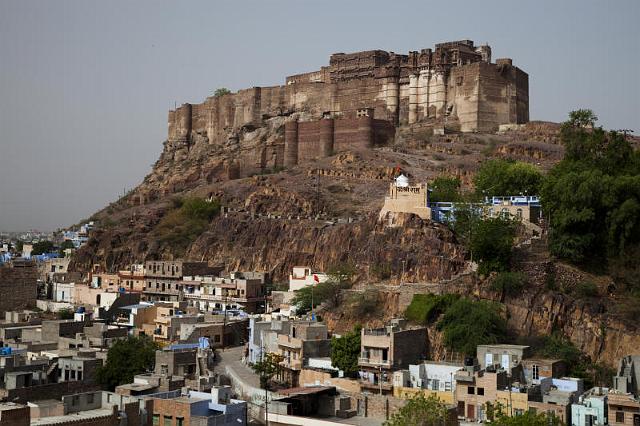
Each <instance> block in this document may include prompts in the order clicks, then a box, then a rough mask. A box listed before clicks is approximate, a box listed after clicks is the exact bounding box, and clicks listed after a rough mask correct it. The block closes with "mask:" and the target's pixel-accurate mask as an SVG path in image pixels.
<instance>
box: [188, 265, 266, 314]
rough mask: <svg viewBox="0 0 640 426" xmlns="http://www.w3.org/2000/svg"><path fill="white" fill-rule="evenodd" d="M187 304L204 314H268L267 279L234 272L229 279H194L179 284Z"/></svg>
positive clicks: (194, 277) (211, 277) (197, 277)
mask: <svg viewBox="0 0 640 426" xmlns="http://www.w3.org/2000/svg"><path fill="white" fill-rule="evenodd" d="M178 288H179V289H180V291H182V292H183V294H184V298H185V300H187V301H189V304H190V306H195V307H196V308H198V310H200V311H202V312H211V311H227V310H242V311H243V312H246V313H258V312H264V311H265V310H266V289H265V277H264V275H262V274H258V275H254V274H252V273H250V272H232V273H231V274H230V276H229V277H214V276H192V277H185V278H184V279H183V280H182V282H180V283H179V284H178Z"/></svg>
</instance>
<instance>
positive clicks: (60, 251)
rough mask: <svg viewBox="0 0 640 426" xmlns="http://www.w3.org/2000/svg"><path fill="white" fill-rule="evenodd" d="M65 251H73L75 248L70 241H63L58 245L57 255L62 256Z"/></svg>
mask: <svg viewBox="0 0 640 426" xmlns="http://www.w3.org/2000/svg"><path fill="white" fill-rule="evenodd" d="M67 249H72V250H73V249H75V246H74V245H73V241H71V240H64V241H63V242H62V244H60V248H59V249H58V254H60V256H64V251H65V250H67Z"/></svg>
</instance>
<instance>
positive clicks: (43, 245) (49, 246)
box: [31, 240, 53, 254]
mask: <svg viewBox="0 0 640 426" xmlns="http://www.w3.org/2000/svg"><path fill="white" fill-rule="evenodd" d="M51 251H53V243H52V242H51V241H46V240H45V241H38V242H37V243H35V244H34V245H33V250H32V251H31V254H44V253H51Z"/></svg>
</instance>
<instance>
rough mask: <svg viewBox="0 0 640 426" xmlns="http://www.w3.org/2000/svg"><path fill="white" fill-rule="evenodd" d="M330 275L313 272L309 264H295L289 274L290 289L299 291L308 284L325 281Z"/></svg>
mask: <svg viewBox="0 0 640 426" xmlns="http://www.w3.org/2000/svg"><path fill="white" fill-rule="evenodd" d="M328 279H329V276H328V275H327V274H325V273H323V272H313V271H311V268H309V267H307V266H294V267H293V272H292V273H291V274H290V275H289V291H297V290H300V289H302V288H304V287H306V286H310V285H316V284H319V283H323V282H325V281H327V280H328Z"/></svg>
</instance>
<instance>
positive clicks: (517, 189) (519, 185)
mask: <svg viewBox="0 0 640 426" xmlns="http://www.w3.org/2000/svg"><path fill="white" fill-rule="evenodd" d="M542 181H543V176H542V173H541V172H540V170H539V169H538V168H537V167H536V166H534V165H532V164H529V163H523V162H520V161H513V160H501V159H496V160H489V161H485V162H484V163H482V165H481V166H480V169H479V170H478V172H477V173H476V174H475V176H474V178H473V183H474V185H475V188H476V194H478V196H488V197H490V196H501V195H518V194H529V195H534V194H538V192H539V191H540V185H541V184H542Z"/></svg>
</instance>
